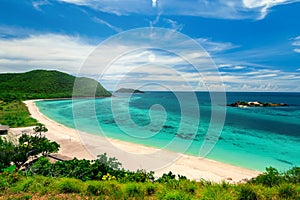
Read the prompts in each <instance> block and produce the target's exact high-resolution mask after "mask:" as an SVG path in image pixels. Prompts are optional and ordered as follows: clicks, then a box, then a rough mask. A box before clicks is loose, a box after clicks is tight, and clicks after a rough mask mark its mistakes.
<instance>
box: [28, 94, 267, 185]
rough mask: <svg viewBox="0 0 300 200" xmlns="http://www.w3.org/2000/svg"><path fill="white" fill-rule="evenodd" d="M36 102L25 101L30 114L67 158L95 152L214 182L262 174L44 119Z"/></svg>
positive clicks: (142, 166)
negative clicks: (87, 131)
mask: <svg viewBox="0 0 300 200" xmlns="http://www.w3.org/2000/svg"><path fill="white" fill-rule="evenodd" d="M35 101H36V100H28V101H24V103H25V104H26V105H27V107H28V110H29V112H30V113H31V116H32V117H33V118H35V119H37V120H38V121H39V122H40V123H43V124H45V126H46V127H47V128H48V132H47V133H46V137H47V138H49V139H50V140H54V141H56V142H58V143H59V144H60V145H61V148H60V151H59V152H58V153H59V154H60V155H63V156H64V157H67V158H70V159H71V158H74V157H77V158H79V159H83V158H85V159H96V156H94V155H99V154H102V153H107V155H108V156H109V157H116V158H117V159H118V160H119V161H120V162H121V163H122V165H123V167H124V168H125V169H129V170H137V169H145V170H147V171H150V170H153V171H154V172H155V175H156V176H161V175H162V174H163V173H168V172H169V171H172V172H173V173H174V174H180V175H184V176H186V177H187V178H189V179H192V180H200V179H205V180H209V181H213V182H221V181H223V180H225V181H229V182H239V181H242V180H243V179H250V178H252V177H255V176H257V175H258V174H260V173H261V172H259V171H254V170H249V169H245V168H241V167H237V166H233V165H230V164H225V163H222V162H218V161H214V160H210V159H206V158H200V157H195V156H190V155H184V154H179V153H175V152H170V151H166V150H161V149H156V148H152V147H146V146H143V145H138V144H134V143H129V142H124V141H120V140H116V139H109V138H106V137H103V136H96V135H92V134H88V133H83V132H79V131H77V130H75V129H72V128H69V127H66V126H64V125H62V124H59V123H57V122H55V121H53V120H51V119H49V118H47V117H46V116H45V115H43V114H42V113H41V112H40V111H39V109H38V108H37V106H36V105H35Z"/></svg>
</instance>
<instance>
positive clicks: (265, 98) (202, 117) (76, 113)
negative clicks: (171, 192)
mask: <svg viewBox="0 0 300 200" xmlns="http://www.w3.org/2000/svg"><path fill="white" fill-rule="evenodd" d="M178 94H179V96H178ZM178 94H177V96H176V94H174V93H172V92H146V93H144V94H133V95H132V96H131V97H130V98H127V97H125V96H122V95H117V96H115V97H112V98H97V99H77V100H72V99H70V100H46V101H38V102H36V104H37V106H38V108H39V109H40V111H41V112H42V113H43V114H45V115H46V116H48V117H49V118H51V119H53V120H55V121H57V122H58V123H61V124H64V125H66V126H68V127H71V128H77V129H79V130H81V131H84V132H88V133H91V134H98V135H104V136H106V137H110V138H115V139H119V140H123V141H128V142H134V143H138V144H143V145H147V146H153V147H158V148H165V149H167V150H171V151H177V152H183V153H185V154H189V155H194V156H202V155H205V157H207V158H210V159H214V160H217V161H221V162H225V163H229V164H234V165H237V166H242V167H246V168H249V169H256V170H264V169H265V168H266V167H268V166H273V167H276V168H278V169H280V170H287V169H290V168H291V167H293V166H300V156H299V154H300V93H262V92H257V93H255V92H228V93H226V99H227V100H226V102H217V103H216V104H214V103H212V100H211V96H210V93H208V92H196V93H195V94H194V93H193V95H195V97H196V101H195V99H193V97H191V98H185V97H187V96H189V95H191V93H183V92H182V93H178ZM178 97H179V98H178ZM193 100H194V101H193ZM236 101H260V102H272V103H286V104H288V105H289V106H287V107H248V108H237V107H228V106H226V104H229V103H233V102H236ZM198 111H199V112H198ZM212 113H214V114H212ZM223 114H224V119H225V121H224V124H223V122H222V119H223ZM208 130H209V131H208ZM210 150H211V151H210ZM201 152H202V153H201ZM203 152H206V153H208V154H206V153H205V154H203Z"/></svg>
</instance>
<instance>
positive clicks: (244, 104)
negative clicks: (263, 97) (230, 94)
mask: <svg viewBox="0 0 300 200" xmlns="http://www.w3.org/2000/svg"><path fill="white" fill-rule="evenodd" d="M227 106H231V107H240V108H245V107H278V106H288V105H287V104H285V103H269V102H267V103H262V102H259V101H249V102H245V101H237V102H234V103H231V104H228V105H227Z"/></svg>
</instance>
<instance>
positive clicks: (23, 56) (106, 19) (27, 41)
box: [0, 0, 300, 92]
mask: <svg viewBox="0 0 300 200" xmlns="http://www.w3.org/2000/svg"><path fill="white" fill-rule="evenodd" d="M299 10H300V1H298V0H240V1H239V0H226V1H225V0H223V1H221V0H211V1H208V0H0V73H7V72H24V71H29V70H32V69H55V70H60V71H64V72H67V73H71V74H74V75H77V74H80V72H81V70H82V68H83V67H85V63H86V60H87V59H88V58H89V57H90V56H91V55H92V54H93V52H95V50H96V49H97V48H99V47H100V48H101V45H103V42H104V41H108V40H110V38H111V37H115V36H116V34H117V35H122V34H124V32H125V34H126V32H128V31H131V30H135V29H137V28H143V27H144V28H150V29H152V28H154V29H155V28H166V29H167V30H169V29H171V30H173V31H174V32H178V33H180V34H182V35H184V36H186V37H187V38H189V39H190V40H193V41H194V42H196V43H197V44H199V46H201V47H203V48H204V50H205V51H207V54H205V56H207V57H210V58H211V59H212V61H211V62H213V63H214V64H215V66H216V67H217V68H216V69H217V71H218V73H216V71H215V69H214V70H213V74H212V72H208V71H207V70H203V71H200V72H199V71H197V70H195V69H194V68H193V66H191V63H188V62H186V61H184V60H183V59H182V57H180V56H178V55H177V54H173V53H174V52H172V51H171V52H170V51H168V52H167V51H163V50H162V49H163V48H162V49H161V48H160V47H157V48H156V47H154V48H156V49H159V50H153V49H139V50H135V51H132V49H138V47H139V46H140V44H139V43H138V42H134V41H135V40H139V36H138V35H137V36H136V38H134V37H133V38H131V39H132V43H130V41H129V43H128V41H127V42H126V44H125V43H123V42H122V41H119V42H118V41H113V42H111V43H110V44H111V45H110V46H109V48H107V49H106V51H105V53H106V55H108V54H111V55H115V54H114V53H113V52H118V51H119V49H122V48H123V49H124V48H125V47H124V46H126V45H127V46H126V48H127V49H128V50H130V51H128V52H129V53H127V54H126V55H125V54H124V55H122V56H119V58H118V59H117V60H116V61H115V62H114V65H111V67H110V68H108V69H106V73H105V74H104V75H102V76H101V75H100V74H99V71H98V72H95V70H92V69H90V68H87V69H86V70H84V75H85V76H90V77H94V78H98V79H99V81H100V82H101V83H103V85H104V86H105V87H107V88H108V89H114V88H115V87H116V82H118V81H120V79H124V77H127V78H126V81H127V82H126V83H127V84H128V86H132V87H140V85H141V84H143V83H145V82H147V83H148V84H150V83H154V84H155V83H157V82H159V84H160V85H161V86H160V87H157V88H156V87H154V86H153V87H152V88H151V87H149V88H150V89H158V90H162V89H168V88H170V87H171V86H173V87H175V88H177V89H178V90H189V89H193V90H203V89H205V88H206V89H212V90H214V89H216V90H218V89H220V87H221V86H220V85H222V84H224V87H225V89H226V90H227V91H297V92H300V20H299V19H300V12H299ZM161 39H164V37H161ZM189 39H188V40H189ZM166 40H167V39H166ZM145 41H146V40H145ZM169 43H173V44H177V43H176V42H174V40H170V41H169ZM129 46H130V48H129ZM126 48H125V49H126ZM173 48H180V50H181V51H182V52H183V51H185V52H189V51H190V50H191V49H189V46H188V45H187V46H186V45H179V47H178V46H177V47H176V45H173ZM183 48H186V49H184V50H183ZM205 51H203V52H199V51H198V52H197V50H195V52H192V54H193V55H194V57H193V58H192V59H194V58H195V57H197V58H200V57H201V56H202V57H201V58H202V59H200V60H201V61H200V60H199V62H202V64H203V65H206V61H203V60H205V59H203V55H204V53H205ZM111 52H112V53H111ZM94 56H95V55H94ZM101 56H102V57H103V56H104V55H103V54H102V55H100V58H101V59H100V60H99V62H98V65H97V68H101V67H103V68H105V67H107V66H104V64H105V63H104V62H103V63H102V62H101V60H102V57H101ZM104 57H105V56H104ZM108 57H109V56H108ZM102 65H103V66H102ZM208 66H211V65H206V67H208ZM211 67H212V66H211ZM212 68H213V67H212ZM100 71H101V70H100ZM128 71H130V72H131V73H130V74H127V75H126V73H127V72H128ZM97 73H98V74H97ZM102 73H103V71H102ZM124 73H125V76H124ZM216 76H220V79H218V77H216ZM212 79H214V80H216V81H214V82H211V83H210V82H209V81H210V80H212ZM220 80H221V81H222V83H221V82H220ZM186 83H189V84H186ZM187 86H188V87H187Z"/></svg>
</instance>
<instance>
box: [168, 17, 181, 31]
mask: <svg viewBox="0 0 300 200" xmlns="http://www.w3.org/2000/svg"><path fill="white" fill-rule="evenodd" d="M164 21H165V22H167V23H168V24H170V26H171V27H170V28H171V29H173V30H176V31H181V30H182V28H183V25H182V24H179V23H178V22H177V21H175V20H171V19H164Z"/></svg>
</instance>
